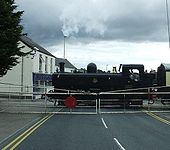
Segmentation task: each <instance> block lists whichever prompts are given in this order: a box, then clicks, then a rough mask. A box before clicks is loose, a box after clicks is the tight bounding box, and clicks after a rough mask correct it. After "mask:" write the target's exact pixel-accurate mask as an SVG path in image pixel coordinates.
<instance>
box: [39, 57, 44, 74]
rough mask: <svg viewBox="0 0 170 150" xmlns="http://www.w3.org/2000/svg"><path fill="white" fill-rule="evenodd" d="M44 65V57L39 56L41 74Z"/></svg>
mask: <svg viewBox="0 0 170 150" xmlns="http://www.w3.org/2000/svg"><path fill="white" fill-rule="evenodd" d="M42 63H43V58H42V55H41V54H40V55H39V72H42Z"/></svg>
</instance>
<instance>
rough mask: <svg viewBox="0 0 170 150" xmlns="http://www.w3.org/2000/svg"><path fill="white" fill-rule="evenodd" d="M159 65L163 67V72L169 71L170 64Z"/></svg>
mask: <svg viewBox="0 0 170 150" xmlns="http://www.w3.org/2000/svg"><path fill="white" fill-rule="evenodd" d="M161 65H162V66H164V68H165V70H167V71H170V64H165V63H162V64H161Z"/></svg>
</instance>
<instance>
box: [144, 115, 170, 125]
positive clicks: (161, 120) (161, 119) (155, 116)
mask: <svg viewBox="0 0 170 150" xmlns="http://www.w3.org/2000/svg"><path fill="white" fill-rule="evenodd" d="M146 113H147V114H148V115H149V116H151V117H153V118H155V119H157V120H159V121H160V122H163V123H166V124H167V125H170V121H168V120H166V119H163V118H161V117H159V116H157V115H155V114H153V113H151V112H146Z"/></svg>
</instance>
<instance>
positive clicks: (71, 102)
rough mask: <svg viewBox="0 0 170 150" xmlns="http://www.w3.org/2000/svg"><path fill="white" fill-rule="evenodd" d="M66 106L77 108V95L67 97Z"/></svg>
mask: <svg viewBox="0 0 170 150" xmlns="http://www.w3.org/2000/svg"><path fill="white" fill-rule="evenodd" d="M64 104H65V106H66V107H68V108H70V109H71V108H75V107H76V106H77V100H76V98H75V97H73V96H69V97H67V98H66V100H65V102H64Z"/></svg>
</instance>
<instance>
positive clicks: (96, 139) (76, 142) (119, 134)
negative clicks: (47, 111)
mask: <svg viewBox="0 0 170 150" xmlns="http://www.w3.org/2000/svg"><path fill="white" fill-rule="evenodd" d="M154 115H156V116H157V117H161V118H164V119H166V120H167V121H168V123H166V122H164V121H161V119H160V120H159V118H154V116H151V115H148V114H146V113H144V112H141V113H130V114H129V113H128V114H127V113H121V114H118V113H116V114H97V115H73V114H70V115H68V114H67V115H64V114H53V115H41V114H6V113H1V114H0V119H2V120H3V123H2V122H0V129H1V130H0V132H1V133H3V134H1V141H2V139H3V138H5V137H8V136H9V135H11V134H13V136H12V137H10V138H9V139H7V140H6V141H4V142H1V146H0V148H3V147H5V146H6V145H8V144H9V143H11V141H13V140H16V139H17V137H18V136H20V135H21V134H22V133H24V131H26V130H27V129H28V128H30V127H32V126H33V125H35V123H37V122H38V121H39V120H40V119H42V118H44V119H43V122H42V124H41V125H40V126H39V125H36V127H37V128H36V130H34V131H33V132H31V131H32V130H33V129H32V130H31V131H29V132H31V133H30V134H28V135H26V136H25V138H23V140H22V138H21V142H18V143H19V145H17V146H16V147H15V148H14V149H16V150H36V149H41V150H53V149H56V150H68V149H69V150H75V149H78V150H105V149H106V150H112V149H113V150H143V149H145V150H160V149H161V150H169V147H170V142H169V139H170V113H154ZM45 116H46V118H45ZM48 116H49V117H48ZM9 121H10V122H9ZM19 129H22V130H19ZM17 130H18V132H16V131H17ZM14 133H15V134H14ZM2 135H3V136H2ZM16 143H17V142H16ZM12 146H13V145H12ZM14 146H15V145H14Z"/></svg>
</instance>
